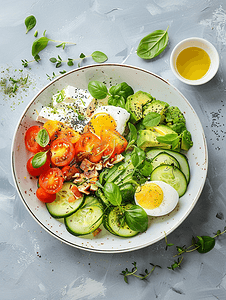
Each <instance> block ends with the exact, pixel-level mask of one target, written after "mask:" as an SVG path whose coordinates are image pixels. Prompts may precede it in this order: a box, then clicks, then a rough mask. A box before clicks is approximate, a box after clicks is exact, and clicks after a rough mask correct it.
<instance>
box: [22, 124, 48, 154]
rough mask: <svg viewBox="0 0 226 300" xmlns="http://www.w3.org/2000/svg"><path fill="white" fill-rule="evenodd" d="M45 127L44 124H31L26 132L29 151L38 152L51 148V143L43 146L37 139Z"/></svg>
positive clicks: (26, 143) (26, 144) (26, 145)
mask: <svg viewBox="0 0 226 300" xmlns="http://www.w3.org/2000/svg"><path fill="white" fill-rule="evenodd" d="M41 129H43V127H42V126H31V127H30V128H28V130H27V131H26V133H25V147H26V148H27V150H28V151H30V152H33V153H38V152H40V151H45V150H47V149H48V148H49V145H47V146H46V147H44V148H43V147H41V146H40V145H39V144H38V143H37V141H36V139H37V135H38V133H39V131H40V130H41Z"/></svg>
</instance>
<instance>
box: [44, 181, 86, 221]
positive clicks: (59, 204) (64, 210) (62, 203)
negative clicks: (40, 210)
mask: <svg viewBox="0 0 226 300" xmlns="http://www.w3.org/2000/svg"><path fill="white" fill-rule="evenodd" d="M73 186H76V185H75V184H74V183H72V182H65V183H64V184H63V187H62V189H61V190H60V191H59V192H58V193H56V200H55V201H53V202H51V203H46V207H47V209H48V211H49V213H50V215H51V216H52V217H54V218H64V217H67V216H70V215H71V214H73V213H74V212H75V211H76V210H77V209H79V207H80V206H81V205H82V203H83V201H84V197H83V196H82V197H81V198H77V199H76V198H75V196H74V193H73V192H72V189H71V188H72V187H73Z"/></svg>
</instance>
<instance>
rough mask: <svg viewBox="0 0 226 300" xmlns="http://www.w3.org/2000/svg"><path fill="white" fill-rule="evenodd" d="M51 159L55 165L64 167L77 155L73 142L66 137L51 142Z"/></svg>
mask: <svg viewBox="0 0 226 300" xmlns="http://www.w3.org/2000/svg"><path fill="white" fill-rule="evenodd" d="M50 150H51V153H52V156H51V161H52V163H53V164H54V165H55V166H58V167H62V166H66V165H68V164H69V163H70V162H71V161H72V160H73V158H74V156H75V148H74V146H73V144H72V143H71V142H70V141H69V140H66V139H56V140H55V141H53V142H52V144H51V149H50Z"/></svg>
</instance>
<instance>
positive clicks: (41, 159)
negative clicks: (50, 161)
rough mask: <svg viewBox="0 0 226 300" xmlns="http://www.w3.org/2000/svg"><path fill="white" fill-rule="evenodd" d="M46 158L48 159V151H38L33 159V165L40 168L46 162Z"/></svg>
mask: <svg viewBox="0 0 226 300" xmlns="http://www.w3.org/2000/svg"><path fill="white" fill-rule="evenodd" d="M46 159H47V151H46V152H38V153H36V154H35V155H34V157H33V159H32V161H31V164H32V167H33V168H35V169H37V168H40V167H41V166H43V165H44V164H45V162H46Z"/></svg>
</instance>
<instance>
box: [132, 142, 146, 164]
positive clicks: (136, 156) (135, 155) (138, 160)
mask: <svg viewBox="0 0 226 300" xmlns="http://www.w3.org/2000/svg"><path fill="white" fill-rule="evenodd" d="M145 158H146V155H145V152H144V151H143V150H141V149H140V148H138V147H135V148H134V149H133V152H132V153H131V161H132V164H133V165H134V167H135V168H137V167H138V166H139V165H141V164H142V162H143V161H144V160H145Z"/></svg>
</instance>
